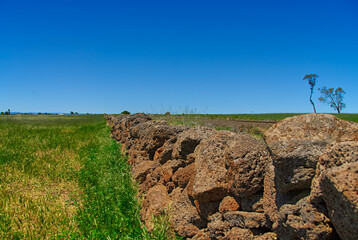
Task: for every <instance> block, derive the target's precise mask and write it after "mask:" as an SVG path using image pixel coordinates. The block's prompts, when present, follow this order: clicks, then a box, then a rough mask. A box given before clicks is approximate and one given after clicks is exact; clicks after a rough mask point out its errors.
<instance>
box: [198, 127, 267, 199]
mask: <svg viewBox="0 0 358 240" xmlns="http://www.w3.org/2000/svg"><path fill="white" fill-rule="evenodd" d="M194 156H195V166H196V167H195V170H196V171H195V179H194V184H193V196H194V198H195V199H197V200H199V201H201V202H205V201H220V200H222V199H223V198H224V197H225V196H226V195H228V193H229V192H231V193H232V194H233V195H235V196H237V197H248V196H251V195H253V194H255V193H256V192H258V191H260V190H262V188H263V179H264V168H265V163H266V161H267V159H268V158H269V152H268V150H267V148H266V146H265V145H264V144H263V143H261V142H260V141H258V140H257V139H255V138H253V137H252V136H250V135H248V134H244V133H242V134H235V133H232V132H227V131H219V132H217V133H216V134H215V135H213V136H211V137H209V138H207V139H204V140H202V142H201V143H200V144H199V145H198V146H197V148H196V149H195V152H194Z"/></svg>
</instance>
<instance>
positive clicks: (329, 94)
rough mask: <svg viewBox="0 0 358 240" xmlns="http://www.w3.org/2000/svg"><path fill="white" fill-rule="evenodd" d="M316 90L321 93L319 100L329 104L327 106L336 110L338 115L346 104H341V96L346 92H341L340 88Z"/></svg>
mask: <svg viewBox="0 0 358 240" xmlns="http://www.w3.org/2000/svg"><path fill="white" fill-rule="evenodd" d="M318 90H319V91H320V92H321V97H320V98H319V100H320V101H321V102H324V103H327V104H329V106H330V107H331V108H333V109H335V110H337V112H338V113H341V111H342V109H343V108H345V107H346V104H344V103H343V94H346V92H345V91H343V89H342V88H340V87H339V88H337V89H334V88H327V87H322V88H318Z"/></svg>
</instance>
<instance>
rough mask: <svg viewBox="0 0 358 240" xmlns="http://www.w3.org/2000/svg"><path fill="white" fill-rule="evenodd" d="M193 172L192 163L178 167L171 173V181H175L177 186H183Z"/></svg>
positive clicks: (193, 166)
mask: <svg viewBox="0 0 358 240" xmlns="http://www.w3.org/2000/svg"><path fill="white" fill-rule="evenodd" d="M194 173H195V165H194V164H190V165H188V166H186V167H184V168H179V169H178V170H177V171H176V172H175V173H174V175H173V182H174V183H176V184H177V185H178V187H181V188H185V187H186V185H188V182H189V180H190V178H191V177H192V176H193V175H194Z"/></svg>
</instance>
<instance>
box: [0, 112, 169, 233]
mask: <svg viewBox="0 0 358 240" xmlns="http://www.w3.org/2000/svg"><path fill="white" fill-rule="evenodd" d="M118 149H119V148H118V145H117V143H116V142H115V141H114V140H113V139H111V138H110V130H109V128H108V127H107V126H106V124H105V120H104V118H103V115H83V116H49V115H47V116H46V115H38V116H0V239H168V238H170V237H171V236H172V232H171V229H170V228H169V227H168V223H167V222H165V221H164V220H163V221H159V222H158V221H157V222H158V224H157V225H156V227H155V230H154V231H153V232H152V233H148V232H147V231H146V230H145V229H144V228H142V227H141V223H140V217H139V210H140V208H139V203H138V200H137V197H136V196H137V188H136V186H133V181H132V178H131V175H130V171H129V166H128V164H127V159H126V158H125V157H124V156H122V155H121V154H120V153H119V150H118ZM163 219H165V218H163Z"/></svg>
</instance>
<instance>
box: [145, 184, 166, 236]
mask: <svg viewBox="0 0 358 240" xmlns="http://www.w3.org/2000/svg"><path fill="white" fill-rule="evenodd" d="M171 203H172V200H171V199H170V198H169V195H168V192H167V188H166V187H165V186H163V185H161V184H160V185H156V186H154V187H152V188H151V189H150V190H149V191H148V193H147V194H146V195H145V198H144V201H143V203H142V210H141V218H142V220H143V221H144V222H145V225H146V227H147V228H148V229H149V230H150V229H152V228H153V216H159V215H160V214H162V213H164V212H165V211H166V210H168V208H169V206H170V204H171Z"/></svg>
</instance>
